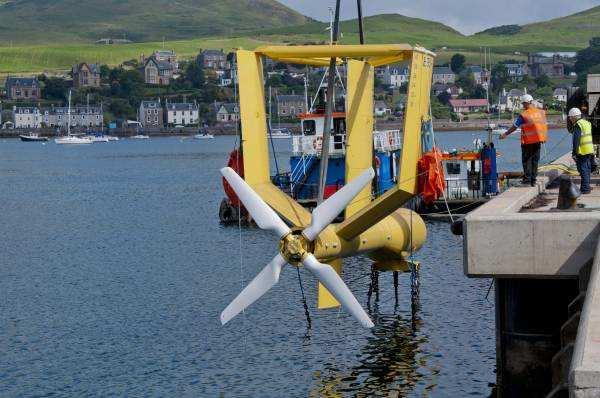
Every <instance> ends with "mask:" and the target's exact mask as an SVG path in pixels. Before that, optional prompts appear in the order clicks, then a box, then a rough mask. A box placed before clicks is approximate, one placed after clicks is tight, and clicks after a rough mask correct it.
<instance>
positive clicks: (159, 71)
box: [142, 57, 174, 86]
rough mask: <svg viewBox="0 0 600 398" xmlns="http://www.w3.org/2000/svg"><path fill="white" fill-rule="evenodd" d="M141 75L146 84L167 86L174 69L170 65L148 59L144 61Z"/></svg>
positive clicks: (152, 58)
mask: <svg viewBox="0 0 600 398" xmlns="http://www.w3.org/2000/svg"><path fill="white" fill-rule="evenodd" d="M142 73H143V74H144V81H145V82H146V84H154V85H158V86H168V85H169V83H170V82H171V78H172V77H173V73H174V69H173V65H172V64H171V63H169V62H167V61H159V60H157V59H156V58H154V57H150V58H148V59H146V63H145V64H144V67H143V68H142Z"/></svg>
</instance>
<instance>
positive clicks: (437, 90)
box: [431, 83, 463, 98]
mask: <svg viewBox="0 0 600 398" xmlns="http://www.w3.org/2000/svg"><path fill="white" fill-rule="evenodd" d="M431 91H432V93H433V95H435V96H436V97H437V96H438V95H440V94H443V93H448V94H450V97H451V98H458V96H459V95H461V94H462V93H463V89H462V88H460V87H459V86H458V85H456V84H443V83H435V84H434V85H432V86H431Z"/></svg>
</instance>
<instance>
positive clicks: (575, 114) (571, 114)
mask: <svg viewBox="0 0 600 398" xmlns="http://www.w3.org/2000/svg"><path fill="white" fill-rule="evenodd" d="M580 116H581V111H580V110H579V108H571V110H570V111H569V117H580Z"/></svg>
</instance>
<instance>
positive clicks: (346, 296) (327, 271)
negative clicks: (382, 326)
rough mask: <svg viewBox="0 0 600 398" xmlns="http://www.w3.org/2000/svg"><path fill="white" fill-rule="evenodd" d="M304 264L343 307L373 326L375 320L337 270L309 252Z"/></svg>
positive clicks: (363, 323)
mask: <svg viewBox="0 0 600 398" xmlns="http://www.w3.org/2000/svg"><path fill="white" fill-rule="evenodd" d="M302 264H304V266H305V267H306V269H308V270H309V271H310V272H312V273H313V274H314V275H315V276H316V277H317V279H318V280H319V282H321V283H322V284H323V285H324V286H325V287H326V288H327V290H329V292H330V293H331V294H332V295H333V297H335V298H336V300H337V301H339V302H340V304H341V305H342V308H343V309H345V310H346V311H348V312H349V313H350V315H352V316H353V317H354V318H356V320H357V321H359V322H360V323H361V325H363V326H364V327H367V328H372V327H373V326H375V325H373V322H372V321H371V318H369V315H367V313H366V312H365V310H364V309H363V308H362V307H361V305H360V304H359V303H358V300H356V297H354V295H353V294H352V292H351V291H350V289H348V286H346V284H345V283H344V281H343V280H342V278H341V277H340V276H339V275H338V273H337V272H335V270H334V269H333V268H332V267H331V266H329V265H327V264H321V263H320V262H319V261H318V260H317V259H316V258H315V256H314V255H312V254H308V255H307V256H305V257H304V260H302Z"/></svg>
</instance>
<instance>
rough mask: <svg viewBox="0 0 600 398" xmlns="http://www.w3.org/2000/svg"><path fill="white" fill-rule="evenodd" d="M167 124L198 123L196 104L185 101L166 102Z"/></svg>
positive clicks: (187, 124)
mask: <svg viewBox="0 0 600 398" xmlns="http://www.w3.org/2000/svg"><path fill="white" fill-rule="evenodd" d="M165 108H166V111H167V126H178V125H181V126H194V125H196V124H198V118H199V114H198V104H196V103H187V102H168V103H167V104H166V106H165Z"/></svg>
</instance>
